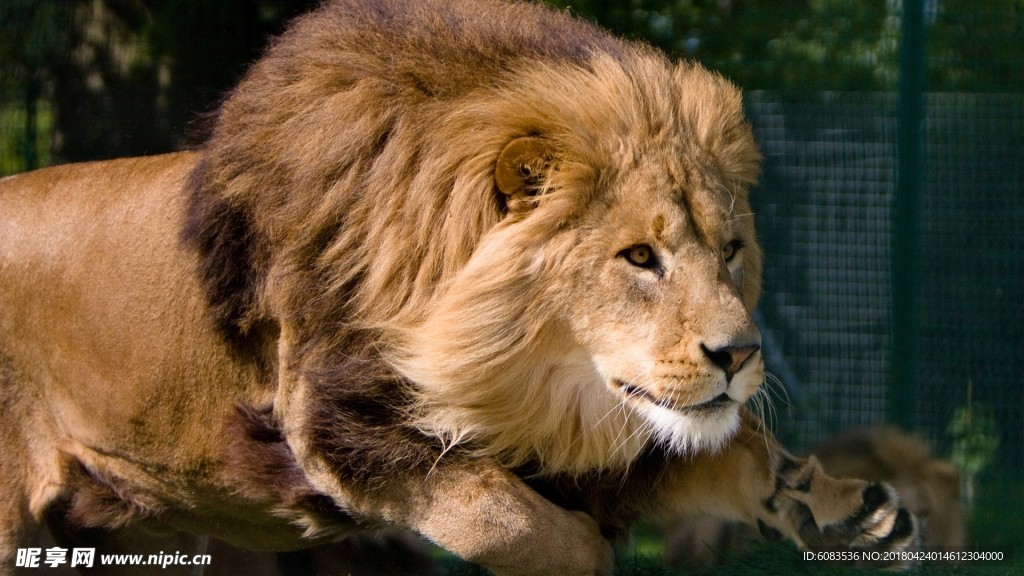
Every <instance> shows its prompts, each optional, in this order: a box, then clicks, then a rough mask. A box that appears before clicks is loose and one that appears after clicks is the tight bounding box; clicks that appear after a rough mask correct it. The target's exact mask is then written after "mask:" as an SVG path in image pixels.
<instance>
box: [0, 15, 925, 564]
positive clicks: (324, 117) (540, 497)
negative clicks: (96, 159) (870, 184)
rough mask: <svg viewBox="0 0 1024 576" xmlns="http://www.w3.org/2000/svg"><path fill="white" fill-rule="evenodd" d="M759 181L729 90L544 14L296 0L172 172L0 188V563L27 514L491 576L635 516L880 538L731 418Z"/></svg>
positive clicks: (740, 416) (87, 174) (752, 387)
mask: <svg viewBox="0 0 1024 576" xmlns="http://www.w3.org/2000/svg"><path fill="white" fill-rule="evenodd" d="M758 163H759V156H758V153H757V151H756V149H755V146H754V143H753V141H752V137H751V131H750V129H749V127H748V125H747V124H746V122H745V121H744V119H743V116H742V111H741V103H740V95H739V92H738V91H737V90H736V89H735V88H734V87H733V86H731V85H730V84H729V83H728V82H727V81H725V80H724V79H722V78H721V77H719V76H716V75H714V74H711V73H709V72H707V71H705V70H704V69H702V68H700V67H699V66H697V65H692V64H687V63H679V64H672V63H670V62H669V61H668V60H667V59H666V58H665V57H664V56H663V55H661V54H660V53H657V52H655V51H653V50H652V49H650V48H648V47H646V46H641V45H636V44H631V43H626V42H622V41H619V40H616V39H614V38H612V37H610V36H608V35H606V34H605V33H603V32H601V31H599V30H597V29H596V28H594V27H591V26H589V25H587V24H584V23H582V22H579V21H577V20H575V19H573V18H571V17H570V16H568V15H566V14H562V13H557V12H552V11H550V10H547V9H544V8H541V7H539V6H535V5H532V4H527V3H505V2H498V1H497V0H488V1H482V0H481V1H468V0H454V1H453V0H426V1H424V0H386V1H382V0H339V1H334V2H328V3H326V4H325V5H323V6H322V7H321V8H320V9H318V10H317V11H315V12H314V13H312V14H310V15H309V16H307V17H305V18H302V19H300V20H298V21H297V22H296V23H295V24H294V26H293V27H292V28H291V30H290V31H289V32H287V33H285V34H284V36H283V37H281V38H280V39H279V40H277V41H276V42H275V43H274V44H273V46H272V47H271V48H270V50H269V51H268V52H267V54H266V56H265V57H264V58H263V59H262V60H260V61H259V62H258V63H256V64H255V66H254V67H253V68H252V70H251V71H250V72H249V73H248V75H247V76H246V78H245V79H244V80H243V81H242V83H241V84H240V86H239V87H238V88H237V89H236V90H235V91H234V92H233V93H232V94H231V95H230V96H229V97H228V98H227V99H226V101H225V102H224V104H223V107H222V108H221V110H220V112H219V116H218V118H217V120H216V124H215V126H214V128H213V132H212V135H211V137H210V138H209V140H208V141H207V142H206V143H205V145H203V146H202V147H201V148H200V149H199V150H197V151H194V152H186V153H180V154H173V155H167V156H159V157H153V158H139V159H128V160H116V161H110V162H102V163H93V164H81V165H71V166H64V167H59V168H54V169H49V170H42V171H39V172H34V173H29V174H24V175H20V176H15V177H12V178H8V179H5V180H3V181H0V246H2V250H0V385H2V390H3V396H2V397H0V410H2V414H0V430H2V435H0V441H2V447H0V451H2V454H3V458H2V459H0V487H2V491H3V493H2V495H0V560H2V564H0V566H2V568H0V571H2V572H3V573H8V572H9V571H11V570H12V568H11V567H12V566H13V565H14V563H15V552H16V550H17V549H18V548H19V547H22V546H25V545H26V542H27V541H28V539H29V538H31V537H32V536H33V533H34V532H35V531H36V527H37V526H39V525H41V524H42V523H47V524H49V525H50V527H51V530H53V531H54V532H55V533H56V535H57V537H58V539H59V541H60V542H62V543H74V544H78V543H82V542H88V543H89V545H91V546H95V547H96V548H97V551H98V553H100V554H102V553H108V552H110V551H113V550H122V549H133V550H137V551H139V552H144V553H154V554H155V553H156V552H157V551H167V552H168V553H169V552H170V550H172V549H174V550H178V551H181V550H185V548H184V543H183V542H184V541H185V538H184V537H183V536H180V534H185V533H187V534H198V535H202V534H210V535H215V536H217V537H219V538H222V539H224V540H227V541H229V542H232V543H235V544H239V545H242V546H248V547H253V548H266V549H288V548H296V547H301V546H307V545H311V544H314V543H317V542H323V541H327V540H330V539H337V538H340V537H343V536H345V535H346V534H349V533H351V532H352V531H354V530H358V529H360V528H362V527H365V526H366V525H374V524H378V523H390V524H394V525H398V526H403V527H407V528H411V529H413V530H415V531H416V532H418V533H419V534H421V535H423V536H425V537H426V538H428V539H430V540H432V541H433V542H436V543H437V544H439V545H441V546H442V547H444V548H447V549H448V550H450V551H452V552H454V553H455V554H458V555H459V556H461V557H463V558H466V559H469V560H471V561H473V562H477V563H479V564H482V565H484V566H486V567H488V568H490V569H491V570H492V571H494V572H495V573H498V574H541V573H548V574H595V573H599V574H607V573H608V572H609V571H610V570H611V554H612V552H611V548H610V546H609V544H608V542H607V540H606V536H608V535H610V534H612V533H614V532H616V531H618V530H621V529H623V528H624V527H625V526H627V525H628V524H629V523H630V522H631V521H632V520H634V519H635V518H637V517H640V516H644V515H650V514H654V513H666V514H679V513H684V512H709V513H714V514H718V515H721V516H725V517H728V518H734V519H739V520H744V521H747V522H751V523H759V524H760V525H761V526H762V527H763V528H764V529H765V530H775V531H779V532H781V533H783V534H785V535H787V536H789V537H790V538H792V539H793V540H794V541H796V542H797V543H798V544H799V545H801V546H805V547H809V548H816V547H830V546H852V547H855V548H866V549H874V550H888V549H901V548H903V547H906V546H908V545H910V544H911V542H912V541H913V537H914V534H915V528H914V520H913V517H912V516H911V515H910V514H909V513H908V512H907V511H906V510H904V509H902V508H900V507H899V504H898V503H897V500H896V496H895V493H894V492H893V491H892V490H891V489H890V488H888V487H887V486H885V485H881V484H869V483H867V482H863V481H859V480H835V479H833V478H831V477H829V476H827V475H826V474H824V473H823V472H821V470H820V468H819V466H818V465H817V463H816V462H815V461H814V460H813V459H809V460H803V459H797V458H794V457H792V456H790V455H789V454H787V452H786V451H785V450H784V449H783V448H781V447H780V446H779V445H777V444H776V443H775V441H774V440H773V439H772V438H771V437H770V436H769V435H768V434H767V433H766V432H764V431H763V429H762V426H761V424H760V423H759V422H758V421H757V420H756V418H755V417H753V416H752V415H751V414H750V413H749V412H748V411H747V410H746V409H744V408H743V405H744V403H745V402H746V401H747V400H748V399H749V398H750V397H751V396H752V395H753V394H755V393H756V392H757V390H758V389H759V386H760V385H761V382H762V377H763V368H762V360H761V354H760V352H759V335H758V331H757V328H756V327H755V326H754V323H753V321H752V320H751V315H750V310H751V309H752V308H753V307H754V305H755V302H756V301H757V298H758V292H759V289H760V286H759V285H760V282H759V280H760V252H759V250H758V247H757V243H756V241H755V236H754V226H753V219H752V217H751V215H750V208H749V206H748V203H747V191H746V189H747V187H748V186H749V185H750V184H751V183H752V182H753V181H754V179H755V176H756V173H757V170H758ZM65 545H69V544H65ZM172 546H173V547H172ZM183 553H184V552H183ZM176 568H180V569H183V570H186V571H188V570H190V569H192V568H193V567H192V566H176ZM110 569H111V570H117V568H116V567H114V568H110ZM141 570H142V569H140V570H139V573H141ZM156 570H157V572H159V573H160V574H166V573H167V571H164V570H161V569H159V568H157V569H156ZM133 573H135V572H134V571H133Z"/></svg>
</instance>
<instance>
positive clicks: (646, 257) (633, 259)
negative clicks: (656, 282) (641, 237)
mask: <svg viewBox="0 0 1024 576" xmlns="http://www.w3.org/2000/svg"><path fill="white" fill-rule="evenodd" d="M621 254H622V256H623V257H624V258H625V259H626V261H627V262H629V263H630V264H632V265H633V266H637V267H640V268H654V267H656V266H657V265H658V259H657V258H655V257H654V250H653V249H652V248H651V247H650V246H648V245H646V244H637V245H636V246H631V247H629V248H626V249H625V250H623V251H622V253H621Z"/></svg>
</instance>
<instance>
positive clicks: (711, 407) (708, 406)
mask: <svg viewBox="0 0 1024 576" xmlns="http://www.w3.org/2000/svg"><path fill="white" fill-rule="evenodd" d="M615 384H616V386H617V387H618V389H619V391H620V392H621V393H622V394H623V395H625V397H626V398H627V399H629V400H646V401H647V402H650V403H651V404H654V405H655V406H661V407H662V408H667V409H669V410H674V411H676V412H684V413H691V414H693V413H702V412H715V411H718V410H721V409H722V408H725V407H726V406H729V405H730V404H732V403H734V402H736V401H735V400H733V399H732V398H730V397H729V395H728V394H726V393H725V392H722V393H721V394H719V395H718V396H715V397H714V398H712V399H711V400H708V401H706V402H701V403H700V404H692V405H689V406H680V405H679V404H678V403H676V402H673V401H672V400H669V399H666V398H658V397H656V396H654V395H653V394H651V393H650V392H648V391H647V390H644V389H643V388H641V387H639V386H636V385H634V384H627V383H625V382H623V381H621V380H615Z"/></svg>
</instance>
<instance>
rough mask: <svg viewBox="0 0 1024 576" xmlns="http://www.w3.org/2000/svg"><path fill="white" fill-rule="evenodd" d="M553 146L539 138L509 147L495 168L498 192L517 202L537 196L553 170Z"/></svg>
mask: <svg viewBox="0 0 1024 576" xmlns="http://www.w3.org/2000/svg"><path fill="white" fill-rule="evenodd" d="M551 161H552V155H551V145H550V143H549V142H548V140H547V139H545V138H541V137H539V136H523V137H521V138H516V139H515V140H513V141H511V142H509V143H508V144H507V145H505V148H504V149H503V150H502V151H501V154H499V155H498V163H497V165H496V166H495V167H494V183H495V184H496V185H497V186H498V190H499V191H500V192H501V193H502V194H504V195H505V196H508V197H509V199H513V198H515V197H517V196H519V197H522V196H524V195H525V196H534V195H536V194H537V192H538V191H539V188H540V186H541V184H542V182H543V179H544V175H545V173H546V172H547V170H548V169H550V167H551Z"/></svg>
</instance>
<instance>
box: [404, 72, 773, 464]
mask: <svg viewBox="0 0 1024 576" xmlns="http://www.w3.org/2000/svg"><path fill="white" fill-rule="evenodd" d="M630 64H631V67H630V68H629V70H628V71H627V70H625V69H624V68H623V66H622V65H621V64H620V63H618V62H612V61H601V62H595V63H594V64H593V67H592V68H591V69H589V70H543V71H538V72H534V73H533V74H532V77H531V75H524V76H523V77H521V78H520V83H519V85H518V86H515V87H506V88H503V90H504V91H507V92H508V93H509V94H508V95H505V97H504V98H501V99H500V100H498V99H497V98H496V99H495V102H496V104H495V107H496V108H497V107H498V106H501V107H502V109H503V110H504V113H505V114H509V113H510V112H509V110H508V109H509V108H510V107H512V108H515V107H516V106H515V105H514V104H512V103H513V102H517V101H528V102H529V103H528V104H527V105H526V106H524V107H537V106H538V100H539V101H540V102H543V109H533V110H529V109H528V110H521V111H519V110H517V111H516V112H514V113H517V118H519V119H520V122H524V120H525V119H529V120H525V122H524V125H523V128H522V129H520V130H519V131H518V132H517V133H515V135H514V137H513V138H512V139H511V141H508V142H504V143H503V147H502V148H501V150H500V152H499V153H498V154H497V159H496V161H494V162H493V163H492V164H493V168H491V167H490V166H488V169H489V170H490V169H493V173H494V180H495V183H496V184H495V187H496V188H497V191H498V192H499V193H500V194H501V198H500V200H502V201H504V202H505V211H506V213H505V214H504V218H503V219H502V220H501V221H500V222H498V223H496V224H495V225H494V226H493V227H491V228H490V229H488V230H486V231H484V232H483V233H482V235H481V238H480V241H479V245H478V246H477V247H476V249H475V250H474V251H473V254H472V256H471V257H470V258H469V260H468V261H467V262H466V264H465V266H464V267H462V268H461V269H460V270H458V271H456V272H455V273H454V274H452V275H451V277H450V278H448V279H446V281H445V282H444V283H443V285H442V286H443V287H442V288H441V289H439V290H438V292H437V297H436V299H435V300H434V301H433V302H432V306H431V307H430V308H429V309H428V310H427V311H426V313H425V314H424V315H423V317H422V318H418V319H417V321H416V322H414V323H410V324H407V325H403V326H402V327H401V330H399V334H400V338H399V339H398V341H399V342H400V344H399V346H398V347H397V350H398V353H397V354H396V356H395V357H396V365H397V366H398V367H399V369H400V371H401V372H402V373H404V374H405V375H406V376H407V377H409V378H410V379H411V380H412V381H414V382H416V383H417V384H418V385H419V388H420V390H421V398H422V402H423V404H424V406H425V408H424V410H423V412H422V425H423V426H425V427H427V428H428V429H430V430H431V431H432V432H435V433H439V434H440V435H441V436H442V437H446V438H450V439H452V440H453V441H459V440H461V439H471V440H477V441H478V442H480V443H481V444H482V445H483V446H485V447H487V449H488V450H490V451H493V452H494V453H496V454H498V455H500V456H505V457H508V458H509V459H510V461H511V462H513V463H521V462H524V461H527V460H534V459H538V458H539V459H540V460H541V461H542V462H543V464H544V465H548V466H552V467H554V468H556V469H569V470H585V469H588V468H592V467H594V466H595V465H615V464H624V463H627V462H628V461H630V460H631V459H632V458H633V457H635V456H636V454H637V453H638V452H640V450H641V449H642V447H643V446H644V445H646V444H647V443H648V442H649V441H650V440H651V439H652V437H653V438H655V439H657V440H658V441H661V442H664V443H666V444H668V445H669V446H670V447H671V448H672V449H673V450H676V451H680V452H687V451H692V450H700V449H714V448H716V447H719V446H721V445H722V444H723V443H724V441H725V440H726V439H727V438H728V437H729V436H730V435H731V433H732V432H733V431H734V430H735V426H736V424H737V423H738V410H739V407H740V405H742V404H743V403H744V402H746V401H747V400H748V399H749V398H750V397H751V395H753V394H754V392H755V391H756V390H757V389H758V387H759V385H760V384H761V382H762V379H763V365H762V362H761V358H760V354H759V344H760V336H759V334H758V331H757V328H756V327H755V325H754V323H753V321H752V319H751V315H750V310H751V309H752V308H753V306H754V304H755V301H756V299H757V295H758V291H759V283H760V253H759V249H758V246H757V243H756V239H755V236H754V226H753V218H752V214H751V212H750V207H749V205H748V203H747V194H746V190H745V187H746V186H747V185H748V184H749V183H750V182H751V181H752V180H753V178H754V175H755V169H756V168H755V167H756V162H757V157H758V156H757V153H756V151H755V148H754V146H753V143H752V140H751V136H750V132H749V129H748V128H747V126H746V125H745V124H744V122H743V120H742V116H741V105H740V98H739V95H738V93H737V91H736V90H735V89H734V88H733V87H731V86H730V85H729V84H728V83H726V82H725V81H724V80H722V79H721V78H719V77H716V76H714V75H712V74H710V73H708V72H706V71H705V70H703V69H701V68H699V67H696V66H691V65H687V64H682V65H679V66H676V67H671V66H669V65H667V64H666V63H665V62H663V61H661V60H657V59H653V60H641V61H639V62H631V63H630ZM503 95H504V94H503ZM566 95H571V97H566ZM497 102H500V104H497ZM494 113H495V114H498V110H494ZM541 114H543V116H541Z"/></svg>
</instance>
